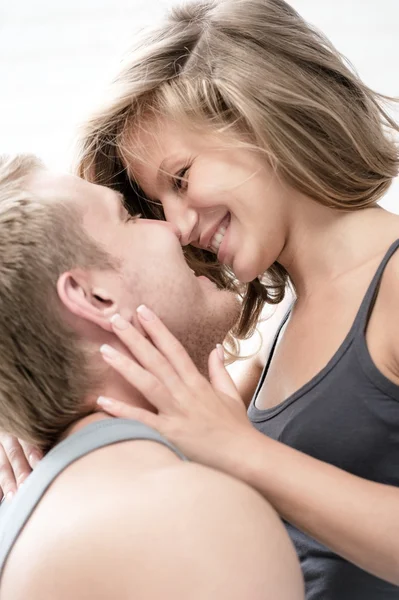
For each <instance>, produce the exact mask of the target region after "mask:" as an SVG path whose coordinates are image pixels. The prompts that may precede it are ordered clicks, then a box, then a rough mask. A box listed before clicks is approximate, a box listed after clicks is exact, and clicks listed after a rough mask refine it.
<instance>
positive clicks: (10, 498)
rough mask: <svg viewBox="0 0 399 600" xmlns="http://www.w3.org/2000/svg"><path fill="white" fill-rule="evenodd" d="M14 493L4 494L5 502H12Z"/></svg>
mask: <svg viewBox="0 0 399 600" xmlns="http://www.w3.org/2000/svg"><path fill="white" fill-rule="evenodd" d="M14 495H15V494H14V492H8V493H7V494H6V502H10V500H12V499H13V498H14Z"/></svg>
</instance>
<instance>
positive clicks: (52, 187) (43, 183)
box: [30, 169, 95, 202]
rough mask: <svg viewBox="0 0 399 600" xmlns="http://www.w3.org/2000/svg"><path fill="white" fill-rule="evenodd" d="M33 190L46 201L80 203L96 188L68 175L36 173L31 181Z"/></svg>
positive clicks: (45, 172) (44, 171) (47, 172)
mask: <svg viewBox="0 0 399 600" xmlns="http://www.w3.org/2000/svg"><path fill="white" fill-rule="evenodd" d="M30 184H31V186H32V189H33V191H34V192H36V193H37V194H38V195H40V197H41V198H43V199H44V200H56V199H57V200H63V201H65V200H68V199H70V200H71V201H75V202H76V201H79V199H84V197H85V196H86V195H87V194H88V193H89V194H90V195H91V193H92V190H91V188H92V187H93V188H94V187H95V186H92V185H91V184H89V183H88V182H86V181H84V180H83V179H80V178H79V177H75V176H74V175H69V174H66V173H56V172H52V171H46V170H44V169H43V170H39V171H36V172H35V173H34V174H33V176H32V179H31V181H30Z"/></svg>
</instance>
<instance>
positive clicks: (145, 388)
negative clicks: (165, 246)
mask: <svg viewBox="0 0 399 600" xmlns="http://www.w3.org/2000/svg"><path fill="white" fill-rule="evenodd" d="M137 313H138V317H139V319H140V323H141V325H142V327H143V329H144V331H145V332H146V334H147V336H148V337H149V338H150V340H151V341H149V340H148V339H146V338H145V337H144V336H143V335H141V334H140V333H139V332H138V331H137V329H135V328H134V327H133V326H132V325H130V324H129V323H128V322H127V321H125V320H124V319H122V318H121V317H120V316H119V315H115V316H114V317H113V319H112V325H113V330H114V332H115V334H116V335H117V336H118V337H119V339H120V340H121V341H122V342H123V344H124V345H125V346H126V347H127V348H128V349H129V351H130V353H131V355H132V358H128V357H127V356H125V355H124V354H122V353H120V352H118V351H117V350H115V349H113V348H111V347H109V346H103V347H102V348H101V352H102V354H103V357H104V359H105V360H106V362H107V363H108V364H109V365H110V366H112V367H113V368H114V369H115V370H116V371H117V372H118V373H119V374H120V375H122V377H124V378H125V379H126V380H127V381H128V382H129V383H131V384H132V386H133V387H134V388H136V389H137V390H138V391H139V392H140V393H141V394H142V395H143V396H144V397H145V398H146V399H147V400H148V402H150V404H152V405H153V406H154V407H155V408H156V409H157V411H158V414H155V413H152V412H150V411H147V410H145V409H143V408H137V407H133V406H131V405H129V404H125V403H122V402H118V401H117V400H116V399H111V398H99V399H98V404H99V405H100V406H101V407H102V408H103V409H104V410H105V411H107V412H108V413H110V414H112V415H114V416H116V417H121V418H129V419H136V420H137V421H141V422H142V423H145V424H146V425H148V426H150V427H153V428H154V429H157V430H158V431H159V432H160V433H161V434H162V435H164V436H165V437H166V438H167V439H168V440H169V441H171V442H172V443H174V444H175V445H176V446H177V447H178V448H179V450H181V451H182V452H183V453H185V455H186V456H187V457H188V458H190V459H192V460H195V461H197V462H201V463H202V464H207V465H209V466H212V467H215V468H218V469H221V470H226V471H231V470H232V469H233V470H234V464H233V463H234V461H237V460H240V459H242V455H243V454H242V453H243V452H244V446H245V444H246V443H247V440H248V444H249V445H250V443H251V436H252V435H253V433H254V431H255V430H254V429H253V428H252V426H251V424H250V422H249V420H248V418H247V414H246V408H245V406H244V403H243V402H242V400H241V398H240V397H239V395H238V392H237V389H236V388H235V385H234V383H233V381H232V379H231V378H230V376H229V374H228V373H227V371H226V369H225V367H224V363H223V349H222V348H221V346H218V347H217V348H215V350H213V351H212V352H211V354H210V356H209V377H210V382H209V381H208V380H207V379H206V378H205V377H203V376H202V375H201V374H200V373H199V371H198V369H197V367H196V366H195V365H194V363H193V361H192V360H191V358H190V357H189V355H188V354H187V352H186V350H185V349H184V348H183V346H182V345H181V344H180V342H178V340H176V338H175V337H174V336H173V335H172V334H171V333H170V331H169V330H168V329H167V328H166V327H165V325H164V324H163V323H162V322H161V321H160V319H159V318H158V317H156V316H155V315H154V313H152V311H150V310H149V309H148V308H147V307H144V306H141V307H139V309H138V311H137ZM151 342H152V343H151ZM255 433H256V432H255ZM227 459H228V460H229V463H230V464H229V467H228V466H227V465H226V464H225V462H226V460H227Z"/></svg>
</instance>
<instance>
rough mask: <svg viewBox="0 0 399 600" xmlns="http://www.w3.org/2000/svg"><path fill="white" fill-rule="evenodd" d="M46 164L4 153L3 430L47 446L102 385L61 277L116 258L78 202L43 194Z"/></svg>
mask: <svg viewBox="0 0 399 600" xmlns="http://www.w3.org/2000/svg"><path fill="white" fill-rule="evenodd" d="M38 169H44V166H43V164H42V163H41V162H40V161H39V160H38V159H37V158H35V157H34V156H30V155H24V156H17V157H14V158H11V157H0V429H1V430H4V431H8V432H9V433H12V434H13V435H16V436H18V437H20V438H23V439H24V440H27V441H30V442H32V443H33V444H35V445H37V446H39V447H40V448H42V449H43V450H47V449H49V448H51V447H52V446H53V445H54V444H55V443H56V441H57V440H58V439H59V437H60V435H61V434H62V433H63V431H65V429H66V428H67V427H68V426H69V425H70V424H71V423H73V422H74V421H75V420H76V419H77V418H79V417H80V416H83V415H85V414H87V413H88V408H87V407H85V406H84V403H83V400H84V399H85V398H86V397H87V395H88V394H89V393H90V391H91V390H92V388H95V387H96V385H97V384H98V377H97V376H96V375H95V373H94V372H92V370H91V369H90V368H89V353H88V351H87V348H86V347H85V346H84V342H83V341H82V340H80V339H79V338H78V336H77V334H76V333H75V332H74V331H73V330H72V329H71V328H70V327H67V325H66V324H65V323H64V319H63V318H62V315H61V311H60V307H61V305H60V301H59V298H58V295H57V290H56V284H57V280H58V278H59V276H60V275H61V274H62V273H63V272H65V271H68V270H69V269H71V268H74V267H81V268H110V267H111V266H112V261H111V258H110V257H109V256H108V255H107V254H106V253H105V252H104V251H103V250H101V249H100V248H99V247H97V245H96V244H95V242H94V241H93V240H91V239H90V238H89V237H88V236H87V235H86V233H85V232H84V230H83V228H82V225H81V220H80V216H79V212H78V209H77V208H76V207H74V206H72V205H71V204H67V203H62V202H60V201H57V199H56V198H54V202H49V201H47V202H45V201H42V200H41V199H40V197H38V196H37V195H35V193H34V191H33V189H32V186H31V185H30V181H29V180H30V178H31V177H32V175H33V174H34V172H35V171H36V170H38Z"/></svg>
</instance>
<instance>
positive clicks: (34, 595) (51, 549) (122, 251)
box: [0, 172, 303, 600]
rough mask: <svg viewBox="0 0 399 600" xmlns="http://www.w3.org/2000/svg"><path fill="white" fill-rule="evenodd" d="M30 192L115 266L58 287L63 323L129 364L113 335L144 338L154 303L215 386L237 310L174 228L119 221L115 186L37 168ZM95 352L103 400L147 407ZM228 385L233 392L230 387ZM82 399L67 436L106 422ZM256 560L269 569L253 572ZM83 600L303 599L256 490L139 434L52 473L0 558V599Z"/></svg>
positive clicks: (283, 540) (65, 278)
mask: <svg viewBox="0 0 399 600" xmlns="http://www.w3.org/2000/svg"><path fill="white" fill-rule="evenodd" d="M31 185H32V188H33V190H34V191H36V192H37V193H39V194H40V196H41V197H42V198H43V199H44V200H45V201H46V200H47V199H48V201H54V200H52V199H53V198H54V196H55V197H57V198H58V199H59V200H60V201H61V202H71V203H74V205H75V206H76V207H77V209H79V210H80V211H81V215H82V222H83V226H84V228H85V230H86V232H87V234H88V235H90V236H92V237H93V238H94V239H95V240H97V241H99V242H101V243H102V245H103V246H104V248H105V249H106V250H108V251H109V252H110V253H111V254H112V256H113V257H114V258H116V259H118V260H119V261H120V268H119V269H118V271H113V270H109V271H96V270H90V271H84V270H82V269H78V268H76V269H72V270H71V271H69V272H66V273H63V274H62V275H61V276H60V278H59V280H58V283H57V290H58V295H59V299H60V302H61V305H62V307H63V311H64V312H63V316H64V318H65V319H66V321H67V322H68V324H69V325H70V326H71V327H73V328H74V329H75V330H76V331H77V332H78V333H79V334H80V336H81V337H82V339H84V340H85V343H86V344H88V345H89V346H91V347H92V348H97V349H99V348H100V346H101V349H102V352H103V353H104V354H105V350H104V345H105V343H110V344H112V345H113V346H114V347H115V348H117V349H118V350H119V354H120V355H121V356H124V357H125V358H126V359H127V357H128V356H129V352H128V349H127V348H126V346H125V344H124V343H123V340H122V339H121V338H120V337H119V336H118V335H117V334H116V333H115V328H116V327H117V326H118V323H119V326H120V322H123V323H126V324H128V325H129V326H132V323H134V325H135V327H134V329H135V331H136V333H137V335H138V336H140V339H142V340H144V341H146V340H145V337H144V336H142V335H141V334H140V333H139V332H140V331H144V329H143V328H142V325H141V321H140V318H139V316H138V315H139V313H138V312H137V307H138V306H139V305H142V303H143V302H146V303H152V304H153V305H154V306H157V309H158V310H163V315H164V319H165V320H167V321H168V322H169V326H170V327H171V328H173V327H174V328H175V330H176V336H177V337H180V339H181V341H182V344H184V346H183V345H180V342H178V344H179V348H183V347H186V348H187V349H188V350H189V349H190V348H191V347H192V344H193V341H192V339H193V336H194V335H196V336H197V337H198V339H200V341H201V344H202V345H203V347H202V348H200V349H199V351H198V352H197V353H195V352H194V360H195V361H196V363H197V361H198V365H197V366H198V367H199V368H202V369H203V370H204V371H206V372H208V371H209V375H210V378H211V379H212V380H214V384H215V385H218V377H220V367H219V365H222V360H221V359H220V358H217V357H218V354H217V352H216V351H215V350H213V351H212V352H211V354H210V357H209V366H207V368H206V369H205V365H204V359H203V355H204V353H206V354H207V355H209V351H210V350H212V348H214V345H215V343H216V341H217V340H219V339H220V338H219V336H221V335H222V339H223V337H224V336H225V334H226V332H227V329H228V328H229V327H230V326H231V324H232V321H233V322H234V320H235V319H236V317H237V310H238V307H237V303H236V300H235V299H234V297H233V296H232V295H231V294H230V293H225V292H219V291H218V290H217V289H216V287H214V286H212V285H210V284H209V283H207V282H204V281H203V280H197V278H196V277H195V276H194V275H193V273H192V272H191V271H190V269H188V267H187V266H186V264H185V261H184V258H183V254H182V250H181V247H180V244H179V241H178V238H177V236H176V232H175V230H174V228H173V227H171V226H170V225H168V224H166V223H154V222H146V221H138V222H133V221H128V220H127V214H126V212H125V210H124V209H123V207H122V206H121V202H120V198H119V197H118V196H117V195H116V194H115V193H114V192H111V191H110V190H108V189H106V188H101V187H99V186H94V185H92V184H88V183H86V182H83V181H82V180H79V179H76V178H72V177H64V176H54V175H51V174H49V173H47V172H41V173H39V174H37V176H36V177H35V178H34V179H33V180H32V182H31ZM137 256H140V260H139V261H138V260H137ZM161 292H162V293H163V294H162V295H161ZM121 315H123V317H122V316H121ZM178 316H180V319H178V318H177V317H178ZM200 317H201V320H200ZM200 322H201V331H199V330H198V331H197V329H196V328H199V327H200ZM183 324H184V326H185V328H186V330H187V333H186V334H185V333H184V331H185V330H184V327H183ZM147 343H148V342H147ZM106 347H107V346H105V348H106ZM185 351H186V350H185ZM97 355H98V358H96V359H95V361H96V362H97V366H100V367H101V368H102V369H103V370H104V376H105V381H104V385H103V390H102V393H103V394H120V395H125V399H126V400H127V401H128V402H129V403H130V406H131V407H136V408H141V409H142V410H144V409H146V408H148V407H149V404H148V401H147V400H146V399H145V396H144V395H143V394H142V385H143V383H144V382H145V381H146V378H145V377H144V378H143V381H141V380H140V382H137V385H136V386H135V387H134V389H133V388H131V385H130V383H131V382H129V385H128V384H127V382H126V381H125V378H124V377H123V376H122V375H120V374H118V373H117V372H116V371H115V370H114V369H110V368H109V367H108V366H107V365H106V363H105V362H104V361H103V360H102V358H101V355H100V352H98V353H97ZM207 359H208V356H207ZM196 373H198V371H197V367H196ZM222 373H223V377H225V374H224V372H223V371H222ZM201 377H202V379H203V380H204V381H207V379H206V378H205V377H204V375H201ZM209 385H210V384H209ZM219 385H226V380H224V382H223V381H222V382H220V384H219ZM227 385H229V386H230V388H229V389H233V387H234V386H233V384H232V382H231V381H229V383H228V384H227ZM82 402H85V403H89V404H91V406H92V408H93V414H92V415H90V416H89V417H86V418H85V419H81V420H80V421H77V422H76V423H75V425H74V426H73V427H72V428H70V430H68V431H67V432H66V433H65V436H64V437H68V436H69V435H71V434H72V433H74V432H75V431H77V430H79V429H81V428H82V427H83V426H84V425H86V424H88V423H91V422H93V421H96V420H101V419H104V418H109V417H106V415H105V414H104V413H103V412H102V411H101V410H100V409H99V405H98V404H96V401H95V398H94V397H88V398H83V399H82ZM237 405H238V406H241V407H242V410H244V407H243V406H242V404H241V402H239V401H238V402H237ZM104 481H106V482H107V485H105V486H104ZM29 485H30V481H29V480H28V481H27V482H26V484H25V488H23V490H25V491H22V493H27V494H28V493H29ZM99 490H101V493H99ZM171 490H173V494H171ZM79 498H84V502H80V501H79ZM60 515H64V517H63V518H62V519H60ZM182 523H183V524H184V526H182ZM210 548H212V552H211V551H210ZM259 556H262V557H263V558H264V560H266V564H267V565H268V568H267V569H261V570H260V569H259V568H258V567H257V565H256V559H257V557H259ZM21 564H24V565H25V567H24V569H23V573H21V568H20V565H21ZM154 565H156V567H155V569H156V576H155V577H154ZM88 594H89V595H90V597H96V598H99V599H101V600H108V599H109V600H111V599H112V600H113V599H114V598H119V599H121V600H123V599H125V598H126V600H127V599H130V598H132V597H134V598H137V599H138V600H140V599H143V600H144V599H145V600H158V599H160V598H165V597H169V598H176V600H179V599H181V600H183V599H184V600H186V599H190V600H197V599H198V600H203V599H207V598H209V600H211V599H213V598H215V597H228V598H231V599H232V600H234V599H237V600H239V599H240V600H241V598H249V597H250V598H254V599H255V600H257V599H259V600H264V599H265V598H270V599H274V598H276V597H277V596H278V597H279V598H281V600H303V582H302V577H301V573H300V568H299V564H298V561H297V558H296V555H295V551H294V549H293V547H292V544H291V542H290V540H289V538H288V536H287V534H286V532H285V530H284V527H283V525H282V523H281V521H280V519H279V518H278V517H277V515H276V513H275V511H274V510H273V509H272V508H271V507H270V506H269V505H268V503H266V502H265V501H264V499H263V498H262V497H261V496H260V495H259V494H258V493H256V492H255V491H254V490H252V489H250V488H249V487H248V486H246V485H244V484H243V483H241V482H238V481H235V480H233V478H231V477H229V476H226V475H222V474H220V473H216V472H215V471H213V470H211V469H208V468H206V467H203V466H199V465H194V464H190V463H184V462H183V461H181V460H180V459H178V458H177V456H176V455H175V454H174V453H172V452H171V451H170V450H169V449H168V448H166V447H163V446H161V445H159V444H157V443H152V442H148V441H137V440H135V441H131V442H124V443H120V444H114V445H111V446H107V447H106V448H102V449H101V450H98V451H95V452H92V453H90V454H89V455H87V456H85V457H83V458H82V459H80V460H79V461H77V462H75V463H74V464H73V465H71V466H70V467H69V468H67V469H66V470H65V471H64V472H63V473H62V474H61V475H60V476H59V477H57V479H56V480H55V482H54V483H53V484H52V485H51V487H50V488H49V490H48V491H47V492H46V494H45V495H44V497H43V499H42V500H41V502H40V503H39V505H38V506H37V508H36V509H35V512H34V514H33V516H32V517H31V518H30V519H29V521H28V523H27V525H26V526H25V527H24V529H23V531H22V533H21V535H20V536H19V538H18V540H17V542H16V544H15V546H14V548H13V550H12V552H11V554H10V557H9V558H8V561H7V566H6V568H5V571H4V574H3V576H2V584H1V591H0V598H1V600H8V599H10V600H11V599H12V600H19V599H21V600H22V599H25V598H30V599H31V600H47V599H48V600H50V599H53V598H55V597H56V598H57V600H64V599H65V600H66V599H69V598H83V597H88Z"/></svg>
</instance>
